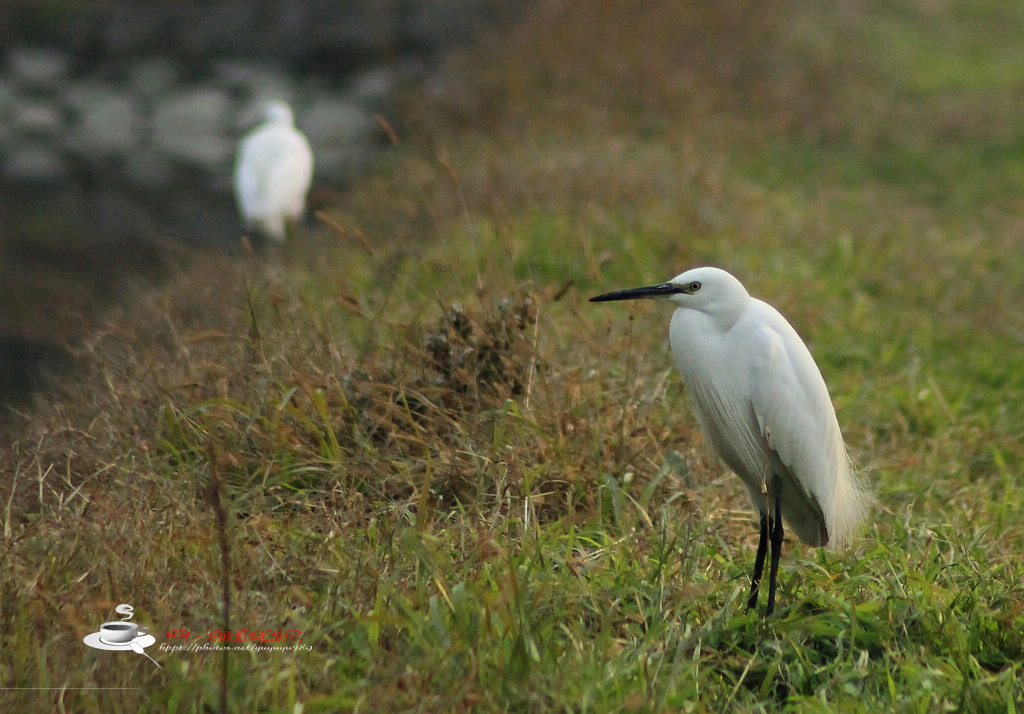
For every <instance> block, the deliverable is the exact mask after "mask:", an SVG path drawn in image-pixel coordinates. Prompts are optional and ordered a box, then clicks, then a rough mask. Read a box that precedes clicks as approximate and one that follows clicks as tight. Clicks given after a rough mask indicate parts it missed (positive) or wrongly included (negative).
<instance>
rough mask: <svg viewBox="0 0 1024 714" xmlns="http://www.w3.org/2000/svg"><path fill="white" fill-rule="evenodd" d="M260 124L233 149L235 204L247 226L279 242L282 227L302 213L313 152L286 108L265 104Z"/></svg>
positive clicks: (282, 231)
mask: <svg viewBox="0 0 1024 714" xmlns="http://www.w3.org/2000/svg"><path fill="white" fill-rule="evenodd" d="M264 119H265V121H264V123H263V124H261V125H260V126H258V127H256V128H255V129H254V130H253V131H251V132H250V133H249V134H248V135H246V136H245V138H244V139H242V143H241V144H240V145H239V147H238V158H237V161H236V163H235V198H236V199H237V201H238V210H239V211H240V212H241V214H242V218H243V219H244V220H245V222H246V224H247V225H250V226H254V227H256V228H258V229H259V230H262V231H263V232H264V233H266V234H267V235H268V236H270V237H271V238H274V239H275V240H278V241H283V240H284V238H285V221H286V220H288V219H296V218H299V217H301V216H302V212H303V211H304V210H305V207H306V193H307V192H308V191H309V185H310V183H311V181H312V180H313V152H312V151H311V150H310V148H309V142H308V141H307V140H306V137H305V136H304V135H303V134H302V132H300V131H299V130H298V129H296V128H295V121H294V118H293V116H292V110H291V107H289V106H288V105H287V104H285V103H284V102H271V103H270V104H268V105H267V106H266V107H265V109H264Z"/></svg>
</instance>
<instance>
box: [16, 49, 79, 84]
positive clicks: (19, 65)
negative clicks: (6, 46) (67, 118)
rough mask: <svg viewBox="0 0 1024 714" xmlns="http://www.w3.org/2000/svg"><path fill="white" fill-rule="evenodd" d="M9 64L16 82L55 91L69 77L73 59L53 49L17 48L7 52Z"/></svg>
mask: <svg viewBox="0 0 1024 714" xmlns="http://www.w3.org/2000/svg"><path fill="white" fill-rule="evenodd" d="M7 64H8V66H9V67H10V71H11V74H12V75H13V78H14V79H15V80H16V81H18V82H20V83H22V84H25V85H26V86H29V87H41V88H44V89H53V88H55V87H57V86H58V85H59V84H60V83H61V82H62V81H63V80H64V79H65V77H67V74H68V69H69V68H70V67H71V58H70V57H68V55H67V54H65V53H64V52H62V51H60V50H58V49H54V48H52V47H15V48H12V49H10V50H8V52H7Z"/></svg>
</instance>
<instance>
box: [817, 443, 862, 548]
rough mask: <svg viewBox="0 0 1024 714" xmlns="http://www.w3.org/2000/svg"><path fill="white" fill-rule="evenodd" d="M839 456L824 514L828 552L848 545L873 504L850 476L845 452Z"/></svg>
mask: <svg viewBox="0 0 1024 714" xmlns="http://www.w3.org/2000/svg"><path fill="white" fill-rule="evenodd" d="M840 456H841V458H842V463H841V464H840V468H839V470H838V473H837V474H836V479H835V482H834V483H833V485H832V499H831V501H832V502H831V503H830V504H829V505H830V508H829V509H828V512H827V520H828V541H829V542H828V544H829V546H831V547H832V548H845V547H846V546H848V545H850V543H851V542H852V541H853V537H854V536H855V535H856V534H857V531H858V529H859V528H860V526H861V524H862V523H863V521H864V518H865V516H867V512H868V509H869V508H870V507H871V504H872V502H873V501H874V497H873V496H872V495H871V493H870V492H869V491H868V490H867V489H866V488H865V486H864V484H863V483H862V482H861V481H860V479H858V477H857V474H856V473H855V472H854V469H853V465H852V464H851V463H850V459H849V457H848V456H847V455H846V450H845V449H843V451H842V453H841V454H840Z"/></svg>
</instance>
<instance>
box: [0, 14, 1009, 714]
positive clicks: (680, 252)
mask: <svg viewBox="0 0 1024 714" xmlns="http://www.w3.org/2000/svg"><path fill="white" fill-rule="evenodd" d="M570 7H571V8H572V9H571V10H570V9H568V8H570ZM743 7H746V6H743ZM752 7H755V9H754V10H743V9H742V8H741V7H740V6H739V5H737V6H736V7H735V8H734V7H733V6H732V5H731V4H728V3H723V4H719V5H716V6H715V7H714V8H710V7H708V6H707V5H706V4H704V3H692V4H691V3H683V4H682V5H681V6H680V7H676V6H675V5H671V6H670V5H669V4H661V3H620V2H611V0H609V1H608V2H603V1H602V2H593V3H587V4H585V5H575V4H573V5H570V6H563V4H560V3H554V2H552V3H548V2H540V3H539V4H538V6H537V8H536V9H535V10H534V12H533V13H532V14H531V15H530V16H529V17H528V18H526V20H525V21H524V22H523V23H522V25H520V26H518V27H517V28H514V29H512V30H508V31H505V32H503V33H499V35H496V36H492V37H484V38H482V39H481V41H480V44H479V45H478V46H477V47H475V48H472V49H470V50H468V51H466V52H464V53H462V54H460V55H457V56H453V57H452V58H451V59H450V61H449V64H448V65H447V66H446V68H445V69H444V72H445V73H446V75H445V76H449V77H453V78H456V79H457V81H456V79H453V80H452V83H451V84H449V85H448V90H447V91H445V92H442V93H441V94H440V95H433V96H432V97H431V98H427V97H424V96H418V95H412V96H409V97H408V101H407V102H406V103H405V105H404V107H403V109H402V111H401V112H400V116H399V117H396V120H397V119H400V120H401V123H400V126H401V127H402V129H401V135H402V137H403V139H402V142H401V144H400V145H399V146H398V147H397V148H396V149H395V150H394V151H393V152H392V153H391V154H390V156H389V157H388V158H387V159H386V161H385V162H384V163H383V164H382V165H381V166H379V167H378V169H377V170H376V171H375V173H374V174H373V175H372V176H369V177H367V178H366V180H365V181H364V182H363V183H362V184H361V185H359V186H355V187H353V188H352V189H351V190H349V191H347V192H345V193H344V194H341V195H338V196H337V197H336V200H335V201H334V202H333V203H332V204H331V205H330V206H329V207H328V208H327V209H326V210H327V211H328V212H329V213H330V215H331V216H332V217H333V219H334V220H335V221H337V222H338V223H339V224H340V226H341V227H342V230H341V232H340V233H339V232H336V231H333V230H328V228H327V227H326V226H324V225H320V226H318V227H317V228H316V229H312V230H308V231H306V232H305V234H304V235H302V236H300V238H299V239H298V240H297V241H296V242H295V244H294V245H293V246H289V247H288V249H287V250H286V251H285V255H284V256H283V257H282V258H280V259H275V260H268V261H257V260H251V259H245V260H237V259H231V260H229V259H227V258H223V257H215V256H214V257H209V258H204V259H203V260H202V261H197V265H195V266H193V267H192V268H189V269H188V270H186V271H184V272H183V274H182V275H181V276H180V277H179V278H177V279H175V280H174V281H172V282H171V283H169V284H168V285H166V286H164V287H163V288H160V289H158V290H153V291H151V292H148V293H146V294H141V295H139V296H138V297H137V300H136V304H135V305H134V306H133V307H131V308H128V309H126V310H124V311H123V312H122V313H121V314H117V315H112V316H111V318H110V321H109V324H108V325H107V326H106V327H105V328H104V329H102V330H100V331H98V332H97V334H96V336H95V337H94V338H93V339H92V340H91V341H90V342H89V343H88V344H86V345H84V346H83V347H82V350H81V359H82V364H83V366H82V369H81V371H80V373H79V374H77V375H75V376H74V378H69V379H67V380H65V383H64V384H63V385H61V387H60V388H59V389H57V390H55V391H54V392H53V393H51V394H47V395H45V397H43V398H42V399H41V400H40V403H39V404H38V405H37V406H36V407H35V408H34V409H33V410H31V411H30V413H28V414H26V415H25V418H24V420H23V421H22V422H21V424H20V427H19V438H18V440H17V442H16V443H15V444H14V445H13V446H12V448H11V449H10V451H9V453H8V454H7V455H6V457H5V459H4V460H3V463H4V467H3V468H4V470H5V478H4V484H5V486H4V488H3V490H2V492H0V496H2V498H0V505H2V506H3V509H2V513H3V533H2V536H3V545H2V548H0V562H2V566H0V598H2V602H0V684H2V685H3V686H5V687H66V688H67V689H65V690H45V691H39V690H13V689H10V690H0V706H2V708H3V709H4V710H5V711H22V710H30V709H31V708H33V707H35V708H37V709H47V708H52V709H60V708H61V707H63V708H64V710H66V711H82V712H89V711H96V712H105V711H113V710H139V711H160V712H165V711H179V712H191V711H219V710H220V708H221V704H220V702H221V698H222V696H225V694H226V699H227V702H228V709H229V710H232V711H240V712H241V711H245V712H248V711H289V712H294V711H305V712H334V711H362V712H366V711H375V710H376V711H431V712H433V711H456V712H458V711H486V712H490V711H522V712H533V711H573V712H576V711H589V712H606V711H642V712H648V711H650V712H661V711H666V712H667V711H694V712H702V711H779V710H786V711H801V712H802V711H822V712H832V711H844V712H846V711H852V712H857V711H864V712H874V711H910V712H939V711H950V710H961V711H972V712H973V711H993V712H995V711H998V712H1003V711H1016V710H1018V709H1020V708H1021V706H1022V704H1024V671H1022V670H1024V664H1022V662H1024V607H1022V606H1021V604H1020V601H1021V592H1022V588H1024V566H1022V565H1021V562H1022V555H1024V522H1022V520H1021V518H1020V515H1019V514H1020V509H1021V504H1022V502H1024V486H1022V485H1021V479H1020V475H1021V467H1020V464H1021V461H1022V457H1024V444H1022V439H1021V436H1022V434H1024V418H1022V412H1021V409H1020V405H1021V403H1022V402H1024V350H1022V349H1021V347H1022V342H1024V312H1022V311H1021V310H1020V309H1019V307H1020V296H1021V295H1024V268H1022V267H1021V262H1020V261H1019V260H1017V259H1016V255H1017V253H1018V252H1019V247H1018V244H1019V239H1020V232H1021V218H1020V216H1021V215H1022V213H1021V212H1022V210H1024V201H1022V200H1021V199H1020V198H1019V196H1021V195H1024V191H1022V189H1024V185H1022V184H1024V151H1022V150H1021V146H1022V143H1021V138H1020V132H1019V130H1018V129H1017V128H1016V127H1017V124H1018V123H1019V119H1018V117H1019V116H1021V115H1022V110H1024V106H1022V105H1024V94H1022V93H1021V91H1020V89H1021V80H1020V79H1019V77H1020V76H1022V75H1021V73H1020V72H1017V71H1016V68H1018V66H1019V65H1020V63H1021V60H1020V58H1021V57H1024V32H1022V30H1024V26H1022V23H1024V17H1022V16H1021V13H1020V11H1019V10H1018V9H1016V8H1012V7H1009V6H1006V5H1004V4H1003V3H997V2H994V1H991V2H987V1H980V0H979V1H978V2H962V3H946V4H943V3H932V2H923V1H922V2H915V3H904V4H902V5H901V6H900V9H899V10H896V9H890V8H888V7H887V6H883V5H882V4H877V3H866V2H865V3H853V4H848V5H846V6H844V8H845V9H844V10H843V11H838V10H835V11H834V10H831V9H826V8H825V7H824V6H819V5H817V4H810V3H792V4H790V3H784V4H783V5H782V6H779V7H775V6H768V5H767V4H764V5H757V6H752ZM988 100H991V101H988ZM397 123H398V122H397V121H396V124H397ZM363 236H365V240H366V243H367V246H369V248H370V249H369V250H367V249H366V248H364V247H363V246H362V245H361V244H360V240H359V238H360V237H363ZM702 263H707V264H716V265H720V266H722V267H725V268H727V269H730V270H731V271H732V272H734V273H736V274H737V275H738V276H739V277H740V278H741V279H742V280H743V281H744V282H745V284H746V285H747V286H748V288H749V289H750V290H751V292H752V293H754V294H755V295H758V296H760V297H763V298H765V299H767V300H768V301H769V302H772V303H773V304H775V305H776V306H777V307H779V308H780V310H781V311H782V312H783V313H784V314H786V315H787V316H788V317H789V318H790V320H791V321H792V322H793V324H794V325H795V326H796V327H797V329H798V331H799V332H800V333H801V335H802V336H803V337H804V338H805V339H806V340H807V341H808V343H809V345H810V347H811V349H812V352H813V354H814V355H815V358H816V360H817V362H818V364H819V365H820V367H821V369H822V371H823V373H824V375H825V378H826V381H827V382H828V384H829V386H830V390H831V393H832V396H833V400H834V402H835V405H836V408H837V413H838V415H839V419H840V423H841V424H842V426H843V430H844V434H845V436H846V439H847V441H848V443H849V446H850V450H851V453H852V454H853V455H854V456H855V458H856V460H857V462H858V464H859V467H860V469H861V470H862V472H863V476H864V478H865V479H866V480H867V481H868V482H869V483H870V484H871V487H872V488H873V490H874V491H875V493H876V496H877V499H878V506H877V508H876V509H875V511H874V512H873V514H872V516H871V518H870V523H869V524H868V525H867V526H866V528H865V530H864V533H863V534H862V536H861V537H860V538H859V539H858V540H857V541H856V543H855V545H854V546H853V547H852V548H851V549H850V550H849V551H847V552H841V553H837V552H831V551H819V550H814V549H810V548H807V547H805V546H803V545H801V544H799V543H797V542H795V541H794V540H792V539H791V538H790V539H788V540H787V542H786V553H785V557H784V559H783V563H782V569H781V571H780V593H779V607H778V610H777V612H776V614H775V615H774V616H773V617H771V618H769V619H764V618H763V617H762V616H761V615H760V613H746V612H745V611H744V604H745V594H746V590H747V587H748V582H749V581H748V577H749V575H748V574H749V570H750V568H751V565H752V561H753V556H754V550H755V545H756V531H755V528H754V522H753V518H752V516H751V514H750V512H749V506H748V504H747V503H746V498H745V496H744V495H743V493H742V488H741V487H740V484H739V481H738V480H737V479H736V478H735V477H734V476H732V475H731V474H728V473H726V472H724V471H723V469H722V467H721V466H719V465H717V464H716V463H715V462H714V461H713V459H711V458H710V456H709V454H708V453H707V450H706V448H705V446H704V444H703V441H702V439H701V436H700V433H699V430H698V428H697V425H696V423H695V420H694V418H693V416H692V414H691V412H690V408H689V396H688V395H687V393H686V392H685V390H684V389H683V388H682V386H681V384H680V382H679V378H678V375H677V374H676V373H675V371H674V368H673V367H672V361H671V356H670V354H669V351H668V346H667V339H666V338H667V323H668V313H669V311H668V309H667V308H665V306H663V305H657V304H637V305H625V304H623V305H612V306H603V305H602V306H596V305H591V304H589V303H587V302H586V298H588V297H589V296H591V295H594V294H597V293H599V292H603V291H606V290H610V289H615V288H620V287H631V286H634V285H641V284H649V283H652V282H657V281H661V280H664V279H666V278H668V277H671V276H672V275H674V274H675V273H677V272H679V271H681V270H682V269H684V268H686V267H688V266H691V265H696V264H702ZM214 490H216V493H217V497H218V498H219V499H220V501H221V502H222V503H224V504H225V508H226V512H227V524H226V526H224V527H222V526H221V525H219V523H218V517H217V513H216V508H215V506H214V496H213V492H214ZM222 537H226V541H227V544H228V548H229V555H230V565H229V566H228V567H227V568H226V569H225V567H224V565H223V561H222V551H221V547H220V539H221V538H222ZM225 577H227V578H228V580H229V582H230V588H231V607H230V618H231V627H232V628H233V629H253V630H255V629H288V630H300V631H301V632H302V641H303V643H304V644H307V645H308V646H309V647H310V649H309V650H308V651H297V652H277V653H265V652H241V651H239V652H233V653H232V654H231V656H230V659H229V665H230V669H229V671H228V674H227V676H226V677H224V676H223V673H222V669H221V667H222V663H223V660H222V658H221V656H220V655H219V654H218V653H213V652H174V653H170V652H159V651H154V652H153V654H154V656H156V657H157V658H158V659H159V660H160V661H161V662H162V663H163V664H164V665H165V668H164V669H162V670H157V669H156V668H155V667H153V666H152V664H151V663H149V662H148V661H146V660H144V659H143V658H140V657H135V656H134V655H129V654H123V653H108V652H99V651H94V650H90V649H89V648H87V647H85V646H84V645H82V644H81V638H82V637H84V636H85V635H86V634H88V633H90V632H93V631H95V628H96V626H97V624H98V623H100V622H103V621H105V620H108V619H111V618H112V616H113V608H114V607H115V606H116V605H117V604H118V603H120V602H131V603H132V604H133V605H134V606H135V608H136V611H137V613H138V619H139V620H141V621H143V622H145V623H148V624H150V625H151V626H152V627H153V629H155V630H158V631H163V630H166V629H184V630H189V631H191V632H192V633H193V635H199V636H200V638H202V636H203V634H205V632H206V631H207V630H212V629H220V628H221V626H222V625H221V623H222V622H223V620H222V618H223V612H222V610H223V601H222V583H223V580H224V578H225ZM161 639H164V638H161ZM151 651H152V650H151ZM124 686H135V687H138V689H134V690H116V689H105V690H99V689H74V688H75V687H124Z"/></svg>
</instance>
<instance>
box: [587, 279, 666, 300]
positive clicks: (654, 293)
mask: <svg viewBox="0 0 1024 714" xmlns="http://www.w3.org/2000/svg"><path fill="white" fill-rule="evenodd" d="M681 292H683V289H682V288H680V287H679V286H678V285H673V284H672V283H662V284H661V285H648V286H647V287H644V288H630V289H629V290H616V291H615V292H613V293H605V294H604V295H598V296H597V297H592V298H590V302H609V301H611V300H640V299H643V298H663V297H668V296H669V295H675V294H676V293H681Z"/></svg>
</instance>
